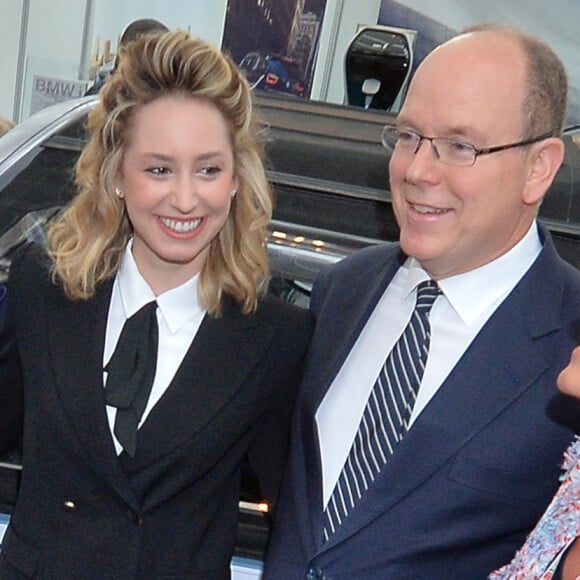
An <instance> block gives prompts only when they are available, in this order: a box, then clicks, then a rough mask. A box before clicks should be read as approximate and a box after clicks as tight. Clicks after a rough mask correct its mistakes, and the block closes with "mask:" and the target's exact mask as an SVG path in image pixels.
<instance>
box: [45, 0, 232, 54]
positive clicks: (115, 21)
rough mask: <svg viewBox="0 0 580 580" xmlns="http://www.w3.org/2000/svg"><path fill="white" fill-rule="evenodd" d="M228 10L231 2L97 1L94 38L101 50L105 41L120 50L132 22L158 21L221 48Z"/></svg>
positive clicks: (194, 0)
mask: <svg viewBox="0 0 580 580" xmlns="http://www.w3.org/2000/svg"><path fill="white" fill-rule="evenodd" d="M51 1H52V0H51ZM226 7H227V0H211V1H209V0H165V2H160V1H159V0H133V1H132V2H120V1H119V0H96V2H95V16H94V25H93V31H92V32H93V34H92V36H93V38H94V39H96V38H97V37H98V38H100V39H101V47H102V45H103V43H104V41H105V40H110V41H111V45H112V48H113V49H116V44H117V38H118V36H119V34H120V33H121V32H122V31H123V29H124V28H125V26H126V25H127V24H129V22H131V21H133V20H135V19H137V18H155V19H157V20H160V21H161V22H163V23H164V24H166V25H167V26H168V27H169V28H180V29H185V30H189V31H190V32H191V33H192V34H194V35H196V36H200V37H201V38H203V39H205V40H207V41H208V42H211V43H213V44H215V45H218V46H219V45H220V44H221V39H222V33H223V26H224V20H225V14H226Z"/></svg>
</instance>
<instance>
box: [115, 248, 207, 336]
mask: <svg viewBox="0 0 580 580" xmlns="http://www.w3.org/2000/svg"><path fill="white" fill-rule="evenodd" d="M132 247H133V243H132V240H131V241H130V242H129V243H128V244H127V247H126V248H125V253H124V254H123V257H122V260H121V266H120V268H119V271H118V273H117V281H118V284H119V292H120V296H121V304H122V307H123V311H124V313H125V318H129V317H131V316H132V315H133V314H135V312H137V311H138V310H139V309H140V308H142V307H143V306H145V304H147V303H148V302H151V301H152V300H157V305H158V307H159V310H160V311H161V315H162V316H163V318H164V319H165V321H166V323H167V326H168V327H169V330H170V331H171V332H172V333H173V334H174V333H176V332H177V331H178V330H179V329H180V328H182V327H183V326H185V324H187V323H188V322H190V321H191V320H192V319H193V318H195V317H196V316H197V315H198V314H199V313H201V312H204V311H205V308H204V307H203V306H202V305H201V304H200V302H199V295H198V283H199V274H196V275H195V276H193V277H192V278H190V279H189V280H187V281H186V282H184V283H183V284H181V285H180V286H177V287H175V288H172V289H171V290H167V291H166V292H163V294H160V295H159V296H157V297H156V296H155V294H154V292H153V290H152V289H151V287H150V286H149V284H147V282H146V281H145V278H143V276H142V275H141V272H139V268H138V267H137V264H136V262H135V258H134V257H133V252H132V251H131V249H132Z"/></svg>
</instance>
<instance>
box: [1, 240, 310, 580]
mask: <svg viewBox="0 0 580 580" xmlns="http://www.w3.org/2000/svg"><path fill="white" fill-rule="evenodd" d="M44 261H45V260H44V259H43V257H42V255H41V252H36V251H33V250H29V251H28V252H27V254H26V255H25V256H24V257H21V258H19V259H18V260H15V261H14V262H13V264H12V268H11V274H10V280H9V286H8V301H7V308H6V312H5V314H6V317H5V325H4V327H3V329H2V333H1V334H0V452H1V451H2V450H5V449H6V448H7V447H9V446H10V445H11V444H12V443H13V442H14V441H15V440H16V439H17V438H18V437H19V436H20V435H21V433H22V432H23V465H24V468H23V472H22V479H21V483H20V489H19V495H18V500H17V504H16V507H15V510H14V513H13V514H12V518H11V521H10V526H9V528H8V530H7V532H6V536H5V538H4V543H3V546H2V553H1V556H0V578H1V579H3V580H4V579H13V578H14V579H15V578H31V577H35V578H43V579H54V580H65V579H69V578H70V579H73V578H74V579H81V578H87V579H89V578H91V579H92V578H94V579H97V578H98V579H99V580H102V579H105V578H109V579H125V578H139V579H150V578H167V579H168V578H172V579H175V580H177V579H185V578H195V579H196V580H198V579H199V580H202V579H203V580H210V579H211V580H218V579H219V580H223V579H225V578H229V577H230V572H229V563H230V558H231V556H232V553H233V550H234V545H235V540H236V531H237V519H238V500H239V494H240V465H241V462H242V458H243V457H244V456H245V455H246V454H249V455H250V459H251V460H253V462H252V464H253V466H254V467H255V469H256V471H257V473H258V475H260V476H261V477H260V482H261V484H262V485H263V490H262V491H263V492H264V493H265V494H267V497H268V498H269V499H271V500H273V499H275V495H276V483H277V482H276V479H277V478H278V474H279V475H280V478H281V472H282V468H283V457H284V454H285V452H286V445H287V442H285V439H286V435H287V434H288V431H289V423H290V409H291V406H292V402H293V400H294V398H295V391H296V390H297V387H298V381H299V377H300V371H301V366H302V365H301V362H302V359H303V355H304V353H305V351H306V346H307V343H308V340H309V337H310V332H311V317H310V314H309V313H308V312H307V311H305V310H303V309H299V308H297V307H293V306H291V305H290V304H287V303H285V302H283V301H281V300H278V299H275V298H274V297H266V298H264V299H263V300H262V301H261V303H260V306H259V308H258V310H257V312H256V313H254V314H252V315H247V316H246V315H243V314H242V313H241V312H240V309H239V307H238V306H237V304H236V303H235V302H234V301H233V300H228V299H225V300H224V304H223V306H224V308H223V315H222V316H221V317H220V318H211V317H209V316H206V317H205V319H204V320H203V322H202V325H201V327H200V329H199V331H198V333H197V335H196V337H195V339H194V340H193V342H192V345H191V347H190V349H189V351H188V352H187V354H186V356H185V358H184V360H183V362H182V364H181V366H180V367H179V369H178V371H177V373H176V375H175V377H174V378H173V381H172V382H171V384H170V385H169V387H168V389H167V391H166V392H165V394H164V395H163V396H162V397H161V399H160V400H159V402H158V403H157V404H156V405H155V407H154V408H153V410H152V411H151V413H150V415H149V416H148V418H147V420H146V421H145V423H144V425H143V426H142V427H141V428H140V430H139V436H138V442H137V453H136V455H135V457H134V458H133V459H131V458H129V457H128V456H126V454H124V453H123V454H121V456H120V457H118V456H117V455H116V453H115V449H114V445H113V440H112V437H111V432H110V430H109V425H108V423H107V417H106V410H105V401H104V389H103V369H102V360H103V348H104V342H105V329H106V321H107V311H108V307H109V302H110V296H111V290H112V280H110V281H108V282H106V283H103V284H101V285H100V286H99V287H98V289H97V292H96V295H95V296H94V298H92V299H90V300H76V301H72V300H70V299H68V298H66V297H65V296H64V294H63V291H62V288H61V287H60V286H57V285H55V284H53V283H52V282H51V281H50V279H49V276H48V273H47V271H46V268H45V267H44V264H43V262H44ZM23 407H24V413H22V408H23Z"/></svg>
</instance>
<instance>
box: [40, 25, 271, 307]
mask: <svg viewBox="0 0 580 580" xmlns="http://www.w3.org/2000/svg"><path fill="white" fill-rule="evenodd" d="M169 95H178V96H186V97H191V98H193V99H203V100H205V101H208V102H210V103H212V104H213V105H214V106H215V107H217V109H218V110H219V111H220V112H221V114H222V115H223V118H224V120H225V122H226V125H227V127H228V129H229V134H230V138H231V144H232V150H233V155H234V177H235V179H236V183H237V195H236V196H235V198H234V199H233V201H232V207H231V211H230V214H229V216H228V219H227V221H226V223H225V225H224V227H223V228H222V230H221V231H220V232H219V234H218V235H217V236H216V238H215V239H214V240H213V241H212V242H211V245H210V250H209V254H208V258H207V260H206V262H205V264H204V266H203V268H202V270H201V273H200V296H201V300H202V302H203V304H204V306H205V307H206V308H207V310H208V312H209V313H210V314H213V315H219V313H220V304H221V301H222V298H223V295H224V294H229V295H231V296H232V297H234V298H235V299H236V300H237V301H238V302H240V303H241V304H242V309H243V311H244V312H245V313H248V312H251V311H253V310H255V308H256V306H257V302H258V298H259V296H260V295H262V294H263V293H264V292H265V291H266V287H267V282H268V278H269V270H268V256H267V250H266V243H265V240H266V227H267V225H268V222H269V221H270V218H271V215H272V193H271V189H270V186H269V184H268V182H267V179H266V175H265V172H264V162H263V159H264V151H263V146H262V143H261V140H260V139H259V136H260V132H261V130H260V128H259V124H258V122H257V120H256V119H255V116H254V113H253V108H252V96H251V92H250V88H249V86H248V83H247V81H246V79H245V78H244V76H243V74H242V73H241V72H240V71H239V70H238V68H237V67H236V65H235V64H234V63H233V61H232V60H231V59H230V58H229V57H228V56H227V55H224V54H223V53H222V52H221V51H220V50H218V49H217V48H215V47H214V46H212V45H211V44H208V43H207V42H205V41H203V40H200V39H197V38H193V37H191V36H190V35H189V34H188V33H187V32H184V31H172V32H167V33H164V34H156V35H147V36H142V37H141V38H139V39H138V40H136V41H134V42H131V43H129V44H128V45H127V46H126V47H123V48H122V49H121V50H120V58H119V66H118V68H117V70H116V71H115V73H114V74H113V75H112V76H111V78H110V79H109V80H108V81H107V82H106V83H105V86H104V87H103V88H102V89H101V92H100V94H99V103H98V104H97V106H96V107H95V108H94V109H92V110H91V112H90V113H89V117H88V130H89V140H88V143H87V145H86V147H85V148H84V150H83V152H82V153H81V155H80V157H79V160H78V162H77V166H76V184H77V187H78V195H77V196H76V197H75V199H74V200H73V201H72V202H71V203H70V204H69V206H68V207H67V208H66V209H65V210H64V212H63V213H62V214H61V215H60V216H59V217H58V218H57V219H56V220H55V221H54V222H53V223H52V224H51V226H50V228H49V231H48V243H47V248H48V252H49V255H50V256H51V258H52V260H53V278H54V280H55V281H56V282H59V283H61V284H62V285H63V287H64V290H65V292H66V294H67V295H68V296H69V297H71V298H74V299H88V298H90V297H91V296H92V295H93V294H94V291H95V287H96V286H97V285H98V284H99V283H101V282H102V281H104V280H106V279H107V278H110V277H111V276H113V275H115V273H116V272H117V269H118V268H119V264H120V260H121V257H122V255H123V252H124V249H125V246H126V245H127V242H128V240H129V238H130V237H131V235H132V227H131V223H130V222H129V220H128V217H127V213H126V211H125V208H124V204H123V201H122V200H120V199H119V198H118V197H117V196H116V195H115V183H118V178H119V175H120V172H121V166H122V162H123V154H124V150H125V146H126V134H127V128H128V124H129V122H130V120H131V118H132V116H133V115H134V113H135V111H136V110H137V109H138V107H140V106H143V105H146V104H147V103H151V102H152V101H154V100H156V99H159V98H162V97H167V96H169Z"/></svg>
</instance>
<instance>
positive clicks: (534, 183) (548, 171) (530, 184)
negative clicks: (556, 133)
mask: <svg viewBox="0 0 580 580" xmlns="http://www.w3.org/2000/svg"><path fill="white" fill-rule="evenodd" d="M564 153H565V147H564V142H563V141H562V139H559V138H558V137H550V138H549V139H545V140H544V141H540V142H539V143H536V144H535V145H533V146H532V150H531V151H530V152H529V155H530V157H529V159H530V170H529V173H528V180H527V182H526V188H525V191H524V202H525V203H528V204H530V205H535V204H537V203H539V202H540V201H541V200H542V199H543V197H544V195H545V194H546V192H547V191H548V189H549V188H550V186H551V185H552V182H553V181H554V177H556V173H558V169H560V166H561V165H562V162H563V161H564Z"/></svg>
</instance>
